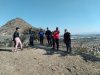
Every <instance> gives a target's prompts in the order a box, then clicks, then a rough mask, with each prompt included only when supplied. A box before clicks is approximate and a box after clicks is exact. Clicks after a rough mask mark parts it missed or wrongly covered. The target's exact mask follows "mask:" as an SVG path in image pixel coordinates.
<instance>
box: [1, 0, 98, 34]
mask: <svg viewBox="0 0 100 75" xmlns="http://www.w3.org/2000/svg"><path fill="white" fill-rule="evenodd" d="M16 17H20V18H22V19H24V20H25V21H27V22H28V23H30V24H31V25H33V26H34V27H41V28H44V29H46V27H49V29H51V30H55V28H56V27H59V29H60V32H61V34H63V31H64V29H65V28H66V29H68V31H70V32H71V33H72V34H77V33H78V34H81V33H94V32H95V33H97V32H98V33H99V32H100V21H99V20H100V0H0V26H2V25H4V24H5V23H6V22H7V21H9V20H11V19H14V18H16Z"/></svg>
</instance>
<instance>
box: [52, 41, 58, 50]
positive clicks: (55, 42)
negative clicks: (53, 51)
mask: <svg viewBox="0 0 100 75" xmlns="http://www.w3.org/2000/svg"><path fill="white" fill-rule="evenodd" d="M55 44H56V46H57V50H59V39H54V41H53V48H55Z"/></svg>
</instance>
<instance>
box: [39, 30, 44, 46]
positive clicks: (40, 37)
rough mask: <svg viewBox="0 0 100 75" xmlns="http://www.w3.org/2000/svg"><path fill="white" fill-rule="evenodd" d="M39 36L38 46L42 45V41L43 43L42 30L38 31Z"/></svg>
mask: <svg viewBox="0 0 100 75" xmlns="http://www.w3.org/2000/svg"><path fill="white" fill-rule="evenodd" d="M38 34H39V40H40V45H43V41H44V32H43V30H42V29H40V32H39V33H38Z"/></svg>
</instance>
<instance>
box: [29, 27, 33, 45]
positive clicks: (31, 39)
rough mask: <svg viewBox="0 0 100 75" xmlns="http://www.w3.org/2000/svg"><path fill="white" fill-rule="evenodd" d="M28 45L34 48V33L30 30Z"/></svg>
mask: <svg viewBox="0 0 100 75" xmlns="http://www.w3.org/2000/svg"><path fill="white" fill-rule="evenodd" d="M29 45H30V46H34V32H33V31H32V28H30V30H29Z"/></svg>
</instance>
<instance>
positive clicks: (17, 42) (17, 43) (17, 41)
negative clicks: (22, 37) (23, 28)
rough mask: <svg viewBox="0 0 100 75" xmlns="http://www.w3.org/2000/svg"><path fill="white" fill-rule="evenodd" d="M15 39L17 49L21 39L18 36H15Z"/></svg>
mask: <svg viewBox="0 0 100 75" xmlns="http://www.w3.org/2000/svg"><path fill="white" fill-rule="evenodd" d="M15 41H16V46H15V51H17V49H18V45H19V40H18V38H15Z"/></svg>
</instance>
